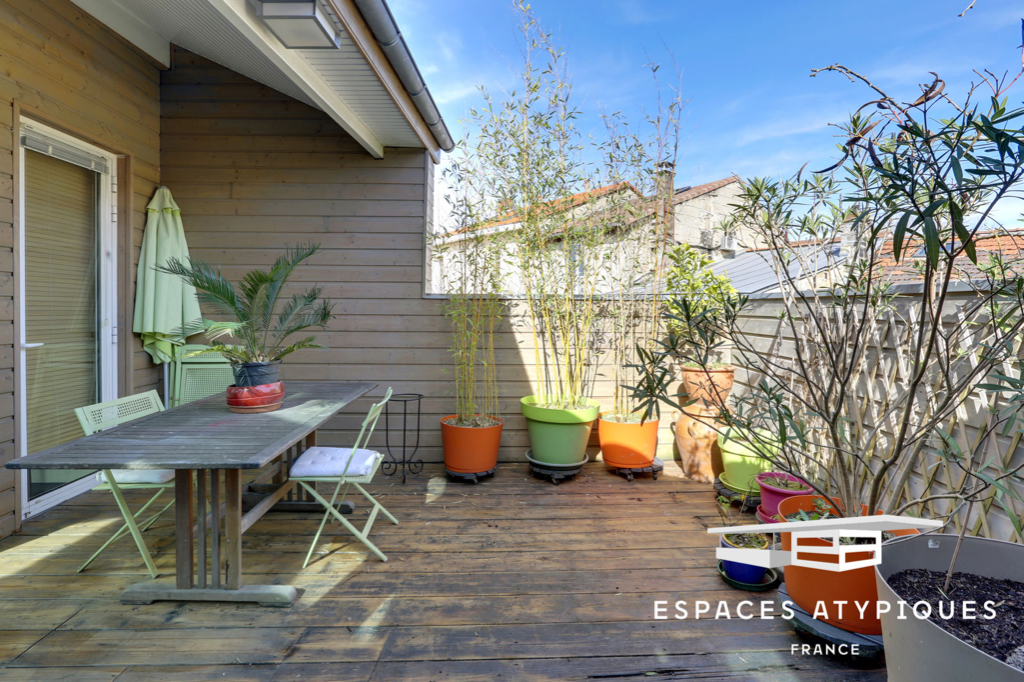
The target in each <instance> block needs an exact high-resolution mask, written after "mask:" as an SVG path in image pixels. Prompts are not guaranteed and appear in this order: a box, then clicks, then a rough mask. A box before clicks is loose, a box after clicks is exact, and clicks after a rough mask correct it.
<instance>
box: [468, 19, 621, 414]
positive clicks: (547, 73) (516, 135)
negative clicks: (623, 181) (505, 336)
mask: <svg viewBox="0 0 1024 682" xmlns="http://www.w3.org/2000/svg"><path fill="white" fill-rule="evenodd" d="M515 8H516V11H517V13H518V15H519V18H520V27H519V28H520V31H521V35H522V37H523V41H524V45H523V55H524V62H523V66H522V69H521V70H520V71H519V73H518V77H519V80H520V87H519V88H518V89H517V90H516V91H514V92H512V93H509V94H508V95H507V96H506V97H504V98H500V99H499V98H498V97H496V96H495V95H494V94H492V93H490V92H487V91H483V93H482V94H483V100H484V105H483V107H482V108H480V109H474V110H472V111H471V112H470V116H469V127H470V128H471V129H472V130H473V131H474V133H473V139H472V142H471V146H472V149H471V157H472V159H473V161H472V163H473V164H474V170H475V171H476V174H475V182H476V183H477V184H476V187H475V191H476V193H477V196H479V197H482V198H483V199H482V205H481V211H480V213H479V215H481V216H483V215H488V216H489V218H490V219H489V220H485V221H483V222H482V223H481V224H480V225H478V227H479V228H480V231H481V232H482V233H485V234H486V235H487V243H488V244H489V246H490V248H492V249H494V250H495V252H496V253H498V254H500V268H501V269H502V271H503V272H504V273H506V275H507V280H506V283H505V293H506V294H507V295H510V296H512V297H514V298H519V299H521V300H522V308H525V310H522V309H521V308H518V307H517V312H518V313H519V314H521V315H522V318H521V320H520V326H521V327H525V328H526V330H527V334H528V335H529V338H530V339H531V341H532V345H533V350H534V363H533V370H534V381H535V382H536V385H537V389H536V391H535V393H536V395H537V398H538V405H541V406H545V407H552V408H559V409H573V408H578V407H582V406H584V405H586V404H587V402H588V397H589V393H590V390H591V385H592V382H593V378H594V370H595V366H596V362H595V353H596V351H597V344H596V342H597V338H598V313H599V285H600V283H601V275H602V272H603V271H604V265H605V264H606V263H607V262H608V261H609V254H608V252H607V249H606V248H605V246H604V238H603V235H602V233H601V229H600V227H601V223H600V218H599V217H598V216H596V211H595V210H594V207H595V205H596V203H595V202H594V201H590V200H587V201H584V202H582V203H576V202H575V200H574V199H573V195H574V194H576V193H577V192H578V191H579V190H580V189H582V188H584V187H585V186H586V184H587V180H588V179H589V178H590V177H591V176H590V175H589V174H588V173H589V169H588V166H587V164H586V163H585V162H584V158H583V157H584V149H585V148H584V144H583V139H582V136H581V134H580V132H579V131H578V130H577V129H576V127H575V125H574V120H575V118H576V116H577V114H578V111H577V110H576V108H575V106H574V103H573V100H572V98H571V91H572V87H571V84H570V82H569V81H568V78H567V76H566V72H565V60H564V54H563V53H562V51H561V50H560V49H559V48H557V47H556V46H554V45H553V43H552V41H551V36H550V34H548V33H546V32H544V31H543V30H542V29H541V28H540V26H539V25H538V23H537V21H536V19H535V17H534V16H533V14H532V12H531V10H530V8H529V6H528V5H526V4H525V3H522V2H519V3H516V5H515Z"/></svg>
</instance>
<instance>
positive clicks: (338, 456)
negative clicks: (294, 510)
mask: <svg viewBox="0 0 1024 682" xmlns="http://www.w3.org/2000/svg"><path fill="white" fill-rule="evenodd" d="M350 455H351V456H352V463H351V464H350V465H349V467H348V472H346V471H345V464H347V463H348V458H349V456H350ZM378 456H379V455H378V454H377V453H376V452H374V451H373V450H356V451H355V454H354V455H353V454H352V448H324V447H320V446H319V445H318V446H316V447H313V448H310V449H308V450H306V451H305V452H303V453H302V455H301V456H300V457H299V458H298V459H297V460H295V463H294V464H292V471H291V475H292V476H294V477H296V478H307V477H318V476H335V477H337V476H341V475H342V474H345V476H346V477H347V478H362V477H363V476H367V475H369V474H371V473H373V465H374V463H375V462H376V461H377V457H378Z"/></svg>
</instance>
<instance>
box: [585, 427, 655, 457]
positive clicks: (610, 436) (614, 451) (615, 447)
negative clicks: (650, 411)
mask: <svg viewBox="0 0 1024 682" xmlns="http://www.w3.org/2000/svg"><path fill="white" fill-rule="evenodd" d="M597 435H598V438H600V440H601V455H602V457H603V458H604V461H605V464H607V465H608V466H611V467H616V468H619V469H638V468H641V467H649V466H651V464H653V463H654V456H655V454H657V452H658V420H657V419H652V420H648V421H646V422H644V423H643V424H641V423H640V422H635V423H632V424H627V423H622V422H615V421H606V420H604V419H598V420H597Z"/></svg>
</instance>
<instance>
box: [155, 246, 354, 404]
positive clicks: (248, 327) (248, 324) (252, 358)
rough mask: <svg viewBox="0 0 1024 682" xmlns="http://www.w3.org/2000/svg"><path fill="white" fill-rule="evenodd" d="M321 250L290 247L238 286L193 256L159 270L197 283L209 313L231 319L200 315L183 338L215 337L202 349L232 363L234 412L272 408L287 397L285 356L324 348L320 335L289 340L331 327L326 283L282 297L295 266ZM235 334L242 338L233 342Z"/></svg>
mask: <svg viewBox="0 0 1024 682" xmlns="http://www.w3.org/2000/svg"><path fill="white" fill-rule="evenodd" d="M319 249H320V245H319V244H313V243H310V244H300V245H298V246H296V247H295V248H294V249H291V248H288V249H287V250H286V251H285V253H284V255H282V256H281V257H279V258H278V259H277V260H276V261H275V262H274V264H273V266H271V267H270V269H269V270H253V271H251V272H249V273H248V274H246V275H245V277H243V278H242V280H241V282H239V284H238V288H237V289H236V288H235V286H234V285H233V284H232V283H231V282H229V281H228V280H227V279H226V278H225V277H224V276H223V275H222V274H221V272H220V269H219V268H214V267H213V266H211V265H209V264H208V263H204V262H203V261H200V260H196V259H194V258H189V259H188V263H183V262H181V261H179V260H178V259H177V258H172V259H170V260H169V261H168V262H167V263H166V265H163V266H160V270H162V271H164V272H167V273H170V274H172V275H177V276H179V277H181V278H182V279H183V280H185V281H186V282H188V283H189V284H191V285H192V286H194V287H195V288H196V292H197V294H198V296H199V302H200V303H203V304H205V305H206V307H207V310H208V312H209V313H211V314H213V315H216V316H218V317H225V318H228V319H222V320H210V319H206V318H203V319H199V320H195V321H194V322H192V323H190V324H189V325H186V327H185V328H184V329H183V330H182V337H186V336H191V335H192V334H198V333H202V334H204V335H205V336H206V338H207V340H208V341H209V342H210V346H209V347H208V348H207V349H206V350H203V351H200V352H203V353H209V352H216V353H220V354H221V355H223V356H224V357H225V358H227V359H228V360H229V361H230V362H231V370H232V372H233V373H234V376H235V385H234V386H233V387H231V388H229V389H228V404H229V405H230V406H231V408H232V411H235V412H270V411H273V410H276V409H278V408H279V407H280V406H281V402H282V401H283V400H284V385H283V383H282V382H281V381H279V376H278V370H279V367H280V364H281V359H282V358H284V357H285V356H287V355H290V354H291V353H294V352H295V351H297V350H300V349H303V348H320V347H321V346H318V345H317V344H316V337H315V336H307V337H304V338H302V339H299V340H297V341H293V342H291V343H288V340H289V339H290V338H291V337H292V336H293V335H295V334H297V333H299V332H302V331H305V330H307V329H311V328H319V329H326V328H327V323H328V322H329V321H330V320H331V319H332V318H333V317H334V315H333V313H332V310H333V305H332V304H331V303H330V302H329V301H327V300H321V298H320V296H321V294H322V293H323V289H322V287H319V286H314V287H311V288H309V289H307V290H306V291H305V292H303V293H297V294H293V295H292V296H291V297H290V298H287V299H282V295H283V292H284V288H285V285H286V284H287V282H288V279H289V278H290V277H291V275H292V273H293V272H294V270H295V268H296V267H298V266H299V264H300V263H302V262H303V261H305V260H306V259H308V258H310V257H311V256H312V255H313V254H315V253H316V252H317V251H318V250H319ZM228 339H234V340H235V341H237V343H230V342H228Z"/></svg>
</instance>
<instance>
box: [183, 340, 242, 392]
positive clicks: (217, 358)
mask: <svg viewBox="0 0 1024 682" xmlns="http://www.w3.org/2000/svg"><path fill="white" fill-rule="evenodd" d="M205 348H209V346H203V345H199V344H186V345H184V346H181V347H179V348H178V349H177V352H176V353H175V354H174V361H173V364H172V366H171V372H170V380H171V390H170V394H171V396H170V406H171V407H178V406H179V405H185V404H187V403H191V402H194V401H196V400H200V399H202V398H207V397H209V396H211V395H216V394H217V393H223V392H224V390H225V389H226V388H227V387H228V386H230V385H231V384H233V383H235V377H234V374H233V373H232V371H231V363H230V362H228V360H227V358H225V357H224V356H223V355H221V354H220V353H214V352H210V353H203V354H201V355H193V356H191V357H185V356H186V355H188V354H189V353H194V352H197V351H201V350H203V349H205Z"/></svg>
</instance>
